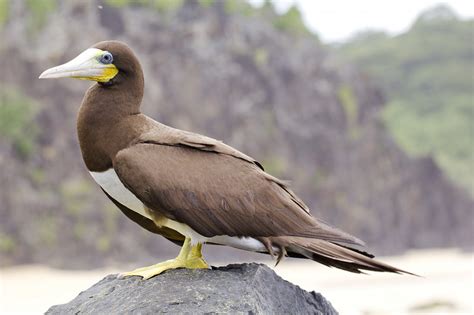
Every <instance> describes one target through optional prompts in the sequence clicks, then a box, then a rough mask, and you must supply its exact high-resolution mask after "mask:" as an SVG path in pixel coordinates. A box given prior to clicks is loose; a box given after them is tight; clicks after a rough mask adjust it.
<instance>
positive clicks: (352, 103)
mask: <svg viewBox="0 0 474 315" xmlns="http://www.w3.org/2000/svg"><path fill="white" fill-rule="evenodd" d="M337 94H338V95H337V96H338V98H339V102H340V103H341V105H342V108H343V109H344V113H345V115H346V121H347V128H348V130H349V136H350V137H352V138H353V139H356V138H357V137H358V136H359V129H358V125H357V117H358V115H359V113H358V111H359V106H358V104H357V98H356V97H355V95H354V93H353V91H352V88H351V87H350V86H348V85H344V86H342V87H340V88H339V90H338V93H337Z"/></svg>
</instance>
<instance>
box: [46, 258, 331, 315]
mask: <svg viewBox="0 0 474 315" xmlns="http://www.w3.org/2000/svg"><path fill="white" fill-rule="evenodd" d="M128 313H134V314H135V313H136V314H156V313H171V314H183V313H193V314H196V313H197V314H215V313H218V314H229V313H232V314H235V313H239V314H329V315H330V314H338V313H337V311H336V310H334V308H333V307H332V306H331V304H330V303H329V302H328V301H327V300H326V299H325V298H324V297H323V296H322V295H321V294H319V293H316V292H314V291H313V292H307V291H305V290H302V289H301V288H300V287H298V286H296V285H293V284H291V283H289V282H288V281H285V280H283V279H282V278H280V277H279V276H278V275H277V274H276V273H275V272H274V271H272V270H271V269H270V268H268V267H267V266H265V265H262V264H255V263H252V264H234V265H228V266H226V267H218V268H215V267H213V268H212V269H211V270H188V269H177V270H170V271H167V272H165V273H163V274H161V275H159V276H157V277H154V278H152V279H149V280H142V279H141V278H139V277H127V278H118V277H117V275H108V276H107V277H105V278H104V279H102V280H101V281H99V282H98V283H96V284H95V285H93V286H92V287H91V288H89V289H87V290H86V291H84V292H81V293H80V294H79V295H78V296H77V297H76V298H75V299H74V300H72V301H71V302H69V303H67V304H62V305H56V306H53V307H51V308H50V309H49V310H48V311H47V312H46V314H50V315H53V314H128Z"/></svg>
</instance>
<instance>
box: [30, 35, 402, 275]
mask: <svg viewBox="0 0 474 315" xmlns="http://www.w3.org/2000/svg"><path fill="white" fill-rule="evenodd" d="M39 78H40V79H51V78H76V79H81V80H90V81H95V83H93V85H92V86H91V87H90V88H89V89H88V90H87V92H86V93H85V95H84V98H83V100H82V103H81V105H80V107H79V112H78V116H77V135H78V140H79V145H80V149H81V153H82V158H83V160H84V163H85V166H86V167H87V169H88V171H89V173H90V174H91V176H92V178H93V179H94V180H95V182H96V183H97V184H98V185H99V186H100V188H101V189H102V191H103V192H104V193H105V194H106V196H107V197H108V198H109V199H110V200H111V201H112V202H113V203H114V204H115V205H116V206H117V207H118V208H119V209H120V210H121V211H122V212H123V213H124V214H125V215H126V216H127V217H128V218H129V219H131V220H132V221H134V222H135V223H137V224H138V225H140V226H141V227H142V228H144V229H146V230H148V231H150V232H152V233H155V234H159V235H161V236H163V237H165V238H166V239H168V240H170V241H171V242H173V243H175V244H178V245H180V246H181V249H180V251H179V254H178V256H177V257H176V258H174V259H171V260H167V261H164V262H161V263H157V264H154V265H152V266H148V267H143V268H138V269H135V270H132V271H129V272H125V273H122V276H123V277H127V276H139V277H142V278H143V279H149V278H151V277H154V276H156V275H159V274H161V273H162V272H164V271H167V270H170V269H176V268H188V269H206V268H210V267H209V264H208V263H207V262H206V261H205V259H204V257H203V255H202V246H203V244H212V245H223V246H230V247H234V248H238V249H243V250H247V251H251V252H258V253H263V254H269V255H271V256H272V257H273V258H274V259H275V260H276V264H278V263H279V262H280V260H281V259H282V258H283V257H285V256H288V257H296V258H304V259H310V260H313V261H316V262H319V263H321V264H324V265H326V266H329V267H336V268H339V269H343V270H345V271H350V272H354V273H364V272H365V271H379V272H392V273H399V274H403V273H409V272H407V271H404V270H402V269H398V268H396V267H393V266H390V265H388V264H386V263H383V262H380V261H377V260H375V259H374V256H373V255H371V254H369V253H368V252H366V251H364V246H365V244H364V243H363V242H362V241H361V240H360V239H358V238H356V237H354V236H352V235H350V234H348V233H346V232H343V231H342V230H340V229H337V228H335V227H332V226H330V225H329V224H327V223H325V222H324V221H322V220H321V219H318V218H316V217H315V216H313V215H312V214H311V212H310V209H309V208H308V206H307V205H306V204H305V203H304V202H303V201H302V200H301V199H300V198H299V197H298V196H297V195H296V194H295V193H294V192H293V191H292V190H291V189H290V188H289V186H288V184H287V183H286V182H285V181H282V180H280V179H278V178H276V177H274V176H272V175H270V174H269V173H267V172H265V170H264V168H263V166H262V165H261V164H260V163H259V162H258V161H257V160H255V159H253V158H252V157H250V156H248V155H246V154H244V153H242V152H240V151H238V150H237V149H235V148H233V147H231V146H229V145H227V144H225V143H223V142H222V141H219V140H216V139H213V138H210V137H207V136H204V135H200V134H197V133H193V132H189V131H184V130H180V129H176V128H173V127H170V126H167V125H165V124H162V123H160V122H157V121H155V120H153V119H152V118H150V117H148V116H146V115H144V114H143V113H142V112H141V111H140V107H141V103H142V99H143V95H144V75H143V70H142V67H141V64H140V62H139V59H138V57H137V56H136V55H135V53H134V52H133V51H132V49H131V48H130V47H129V46H128V45H127V44H126V43H124V42H121V41H114V40H109V41H102V42H99V43H96V44H94V45H92V46H91V47H90V48H87V49H86V50H85V51H83V52H82V53H80V54H79V55H78V56H77V57H75V58H74V59H72V60H71V61H69V62H66V63H64V64H62V65H59V66H56V67H53V68H50V69H48V70H45V71H44V72H43V73H41V75H40V76H39Z"/></svg>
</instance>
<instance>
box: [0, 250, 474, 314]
mask: <svg viewBox="0 0 474 315" xmlns="http://www.w3.org/2000/svg"><path fill="white" fill-rule="evenodd" d="M381 259H383V260H384V261H386V262H388V263H391V264H394V265H396V266H398V267H400V268H403V269H406V270H409V271H411V272H414V273H417V274H420V275H422V276H423V277H413V276H400V275H391V274H375V273H372V274H370V275H354V274H349V273H347V272H343V271H339V270H336V269H329V268H327V267H325V266H321V265H318V264H316V263H312V262H301V261H300V260H290V259H287V260H284V261H283V262H282V263H280V265H279V266H278V267H277V268H275V271H276V272H277V273H278V274H279V275H281V276H282V277H283V278H284V279H286V280H288V281H291V282H293V283H295V284H298V285H299V286H301V287H302V288H304V289H306V290H315V291H317V292H320V293H322V294H323V295H324V296H325V297H326V298H327V299H328V300H329V301H330V302H331V303H332V304H333V306H334V307H335V308H336V309H337V310H338V311H339V312H340V314H343V315H346V314H347V315H352V314H356V315H362V314H363V315H369V314H371V315H374V314H381V315H382V314H397V315H399V314H474V307H473V300H474V255H473V254H472V253H462V252H460V251H457V250H425V251H416V252H409V253H407V254H405V255H403V256H397V257H383V258H381ZM267 263H269V264H270V266H271V265H272V264H271V262H267ZM216 265H217V264H216ZM220 265H223V264H220ZM120 271H123V269H122V270H119V269H114V268H106V269H99V270H87V271H69V270H57V269H51V268H49V267H45V266H39V265H28V266H16V267H11V268H5V269H0V314H42V313H44V312H45V311H46V310H47V309H48V308H49V307H50V306H51V305H55V304H62V303H66V302H68V301H70V300H71V299H73V298H74V297H75V296H76V295H77V294H79V292H81V291H82V290H85V289H87V288H88V287H90V286H91V285H93V284H94V283H96V282H97V281H99V280H100V279H102V278H103V277H104V276H105V275H107V274H111V273H118V272H120Z"/></svg>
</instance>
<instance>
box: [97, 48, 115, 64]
mask: <svg viewBox="0 0 474 315" xmlns="http://www.w3.org/2000/svg"><path fill="white" fill-rule="evenodd" d="M99 61H100V62H101V63H103V64H104V65H108V64H111V63H112V61H114V57H113V56H112V54H111V53H109V52H108V51H107V52H106V53H105V54H103V55H102V56H101V57H100V60H99Z"/></svg>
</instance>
